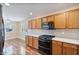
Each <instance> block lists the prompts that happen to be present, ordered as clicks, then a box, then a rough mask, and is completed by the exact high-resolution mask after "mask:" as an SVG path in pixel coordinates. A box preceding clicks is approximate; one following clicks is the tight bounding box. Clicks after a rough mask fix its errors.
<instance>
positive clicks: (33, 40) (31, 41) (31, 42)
mask: <svg viewBox="0 0 79 59" xmlns="http://www.w3.org/2000/svg"><path fill="white" fill-rule="evenodd" d="M25 43H26V45H28V46H30V47H32V48H35V49H38V37H33V36H26V37H25Z"/></svg>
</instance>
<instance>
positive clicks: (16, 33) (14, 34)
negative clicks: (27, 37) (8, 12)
mask: <svg viewBox="0 0 79 59" xmlns="http://www.w3.org/2000/svg"><path fill="white" fill-rule="evenodd" d="M12 23H13V24H14V25H13V26H12V28H13V30H12V31H10V32H5V39H6V40H7V39H14V38H18V37H19V28H20V25H19V24H20V23H19V22H12ZM5 25H6V24H5Z"/></svg>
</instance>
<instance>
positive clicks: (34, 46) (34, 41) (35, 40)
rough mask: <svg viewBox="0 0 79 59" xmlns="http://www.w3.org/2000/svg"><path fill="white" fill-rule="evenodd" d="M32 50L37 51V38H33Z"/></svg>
mask: <svg viewBox="0 0 79 59" xmlns="http://www.w3.org/2000/svg"><path fill="white" fill-rule="evenodd" d="M33 48H35V49H38V38H37V37H33Z"/></svg>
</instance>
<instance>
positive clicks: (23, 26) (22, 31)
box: [19, 20, 28, 40]
mask: <svg viewBox="0 0 79 59" xmlns="http://www.w3.org/2000/svg"><path fill="white" fill-rule="evenodd" d="M27 28H28V24H27V21H26V20H23V21H21V22H20V36H19V38H20V39H23V40H25V33H26V31H27Z"/></svg>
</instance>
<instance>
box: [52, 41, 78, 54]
mask: <svg viewBox="0 0 79 59" xmlns="http://www.w3.org/2000/svg"><path fill="white" fill-rule="evenodd" d="M52 55H79V45H75V44H70V43H65V42H60V41H55V40H52Z"/></svg>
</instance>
